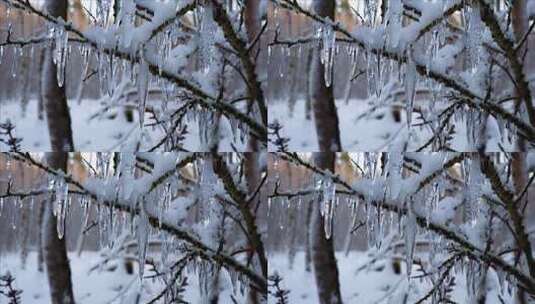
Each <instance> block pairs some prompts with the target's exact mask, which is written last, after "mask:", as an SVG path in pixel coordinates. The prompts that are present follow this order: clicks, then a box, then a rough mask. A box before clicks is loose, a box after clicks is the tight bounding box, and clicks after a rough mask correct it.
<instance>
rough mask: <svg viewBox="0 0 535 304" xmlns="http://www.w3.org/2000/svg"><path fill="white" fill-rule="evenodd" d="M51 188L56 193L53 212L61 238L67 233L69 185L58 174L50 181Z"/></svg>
mask: <svg viewBox="0 0 535 304" xmlns="http://www.w3.org/2000/svg"><path fill="white" fill-rule="evenodd" d="M49 189H50V190H51V191H52V192H53V193H54V199H55V200H54V204H53V209H52V213H53V214H54V216H55V217H56V222H57V227H56V228H57V232H58V237H59V238H60V239H61V238H63V235H64V234H65V218H66V215H67V209H68V204H69V202H68V200H69V197H68V195H69V185H68V184H67V183H66V182H65V180H64V179H63V177H61V176H56V177H53V178H52V179H51V180H50V181H49Z"/></svg>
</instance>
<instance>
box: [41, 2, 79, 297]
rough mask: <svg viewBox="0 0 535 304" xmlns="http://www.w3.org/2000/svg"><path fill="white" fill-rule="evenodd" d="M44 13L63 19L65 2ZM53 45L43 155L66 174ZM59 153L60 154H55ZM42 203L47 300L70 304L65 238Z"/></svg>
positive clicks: (69, 146) (67, 129)
mask: <svg viewBox="0 0 535 304" xmlns="http://www.w3.org/2000/svg"><path fill="white" fill-rule="evenodd" d="M45 9H46V11H47V12H48V13H49V14H50V15H52V16H54V17H58V18H63V20H66V19H67V0H47V1H46V2H45ZM55 47H56V46H55V45H54V43H52V45H51V46H50V47H48V48H47V49H46V50H45V60H44V65H43V75H42V81H43V83H42V86H43V87H42V90H43V91H42V94H43V100H44V104H45V109H46V116H47V120H48V129H49V134H50V142H51V150H52V151H55V152H51V153H50V154H48V156H47V162H48V165H49V166H50V167H51V168H53V169H55V170H61V171H63V172H65V173H66V172H67V159H68V154H67V153H63V152H65V151H73V150H74V144H73V139H72V131H71V118H70V114H69V108H68V106H67V98H66V95H65V85H63V87H60V86H59V85H58V81H57V76H56V73H57V70H56V69H57V68H56V65H55V64H54V61H53V54H54V48H55ZM58 151H63V152H58ZM54 200H55V197H54V195H52V200H50V201H48V202H47V203H46V207H45V210H44V216H43V227H42V232H43V236H42V237H43V244H44V246H43V247H44V254H43V256H44V262H45V265H46V270H47V275H48V283H49V287H50V299H51V302H52V303H54V304H70V303H74V295H73V291H72V283H71V269H70V266H69V260H68V258H67V248H66V244H65V237H63V238H59V236H58V233H57V219H56V217H55V216H54V214H53V201H54Z"/></svg>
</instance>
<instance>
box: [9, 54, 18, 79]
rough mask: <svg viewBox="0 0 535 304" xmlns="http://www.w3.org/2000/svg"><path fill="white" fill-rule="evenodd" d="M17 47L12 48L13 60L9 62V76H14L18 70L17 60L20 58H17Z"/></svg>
mask: <svg viewBox="0 0 535 304" xmlns="http://www.w3.org/2000/svg"><path fill="white" fill-rule="evenodd" d="M18 50H19V47H14V48H13V62H12V63H11V77H13V78H16V77H17V74H18V72H19V61H20V58H17V56H18V55H19V54H18Z"/></svg>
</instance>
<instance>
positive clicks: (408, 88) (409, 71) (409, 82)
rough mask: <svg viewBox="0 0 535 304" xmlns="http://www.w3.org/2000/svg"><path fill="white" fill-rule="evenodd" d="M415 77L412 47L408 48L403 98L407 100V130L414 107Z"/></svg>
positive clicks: (409, 126) (416, 73) (410, 123)
mask: <svg viewBox="0 0 535 304" xmlns="http://www.w3.org/2000/svg"><path fill="white" fill-rule="evenodd" d="M417 77H418V72H417V71H416V63H415V62H414V58H413V55H412V49H409V51H408V55H407V66H406V71H405V98H406V100H407V104H406V106H405V109H406V110H407V127H408V128H409V130H410V128H411V125H412V112H413V108H414V98H415V96H416V82H417V79H418V78H417Z"/></svg>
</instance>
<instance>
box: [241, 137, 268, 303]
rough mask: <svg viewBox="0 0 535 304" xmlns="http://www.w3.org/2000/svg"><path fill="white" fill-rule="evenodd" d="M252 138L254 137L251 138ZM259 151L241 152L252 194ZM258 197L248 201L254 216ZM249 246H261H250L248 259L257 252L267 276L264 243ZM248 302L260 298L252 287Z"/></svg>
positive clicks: (258, 301) (259, 301)
mask: <svg viewBox="0 0 535 304" xmlns="http://www.w3.org/2000/svg"><path fill="white" fill-rule="evenodd" d="M253 140H254V139H253ZM259 153H260V152H257V153H251V152H246V153H243V157H244V160H243V166H244V176H245V181H246V183H247V191H248V193H249V194H252V193H254V191H256V189H257V187H258V185H259V183H260V174H261V172H260V167H259V163H258V156H259ZM259 199H260V193H259V194H257V197H256V200H255V201H254V202H251V203H249V208H250V209H251V211H250V212H251V214H253V216H254V212H255V206H256V205H257V203H258V200H259ZM248 232H249V233H257V232H256V231H255V230H252V231H251V230H250V229H248ZM250 246H251V247H257V246H260V247H261V248H251V249H252V250H251V251H250V255H251V256H250V257H249V259H251V258H252V257H253V255H254V254H255V252H256V253H258V256H257V257H258V261H259V264H260V268H261V269H260V270H261V271H262V274H263V275H264V276H266V277H267V272H266V270H267V261H266V260H265V255H264V254H265V253H264V245H263V244H262V243H261V242H260V243H259V244H256V245H255V244H254V243H253V242H250ZM266 292H267V291H266ZM266 296H267V295H266ZM248 303H251V304H255V303H261V300H260V296H259V294H258V292H257V291H256V290H254V289H251V290H250V292H249V302H248Z"/></svg>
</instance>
